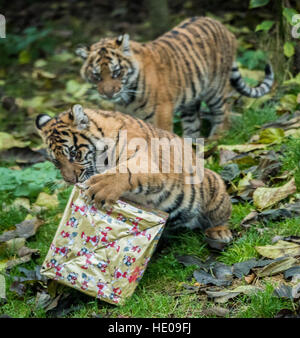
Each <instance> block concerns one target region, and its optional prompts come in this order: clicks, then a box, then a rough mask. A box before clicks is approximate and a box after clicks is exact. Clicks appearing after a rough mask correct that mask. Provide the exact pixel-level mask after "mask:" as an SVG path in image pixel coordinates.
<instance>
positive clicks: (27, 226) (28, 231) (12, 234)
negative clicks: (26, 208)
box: [0, 217, 41, 242]
mask: <svg viewBox="0 0 300 338" xmlns="http://www.w3.org/2000/svg"><path fill="white" fill-rule="evenodd" d="M40 225H41V221H40V220H39V219H37V218H36V217H35V218H33V219H31V220H25V221H23V222H21V223H19V224H16V225H15V227H16V229H15V230H9V231H5V232H4V233H3V234H2V235H1V236H0V242H6V241H8V240H10V239H12V238H16V237H19V238H29V237H31V236H34V235H35V233H36V231H37V229H38V228H39V227H40Z"/></svg>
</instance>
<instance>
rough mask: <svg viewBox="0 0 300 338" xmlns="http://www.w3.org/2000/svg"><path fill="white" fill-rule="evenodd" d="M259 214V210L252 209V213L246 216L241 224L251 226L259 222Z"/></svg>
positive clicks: (246, 226)
mask: <svg viewBox="0 0 300 338" xmlns="http://www.w3.org/2000/svg"><path fill="white" fill-rule="evenodd" d="M257 216H258V212H257V211H254V210H252V211H250V213H249V214H248V215H247V216H245V217H244V218H243V219H242V221H241V223H240V226H242V227H244V228H249V227H250V226H251V225H252V224H254V223H256V222H257V218H258V217H257Z"/></svg>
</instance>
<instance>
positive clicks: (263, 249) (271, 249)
mask: <svg viewBox="0 0 300 338" xmlns="http://www.w3.org/2000/svg"><path fill="white" fill-rule="evenodd" d="M255 249H256V251H257V252H258V253H259V254H261V255H262V256H264V257H268V258H273V259H276V258H279V257H282V256H298V255H300V245H298V244H296V243H291V242H287V241H282V240H279V241H278V242H277V243H276V244H274V245H264V246H256V247H255Z"/></svg>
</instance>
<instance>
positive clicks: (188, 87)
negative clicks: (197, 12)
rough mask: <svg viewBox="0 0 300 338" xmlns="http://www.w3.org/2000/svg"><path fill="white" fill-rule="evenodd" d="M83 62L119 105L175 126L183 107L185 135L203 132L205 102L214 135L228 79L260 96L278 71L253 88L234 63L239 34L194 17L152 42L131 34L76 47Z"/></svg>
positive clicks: (222, 112)
mask: <svg viewBox="0 0 300 338" xmlns="http://www.w3.org/2000/svg"><path fill="white" fill-rule="evenodd" d="M76 54H77V55H79V56H81V57H82V58H83V59H84V60H85V62H84V64H83V66H82V68H81V71H80V73H81V76H82V77H83V79H85V80H86V81H88V82H91V83H93V84H94V85H95V86H96V87H97V88H98V92H99V94H100V96H102V97H103V98H105V99H108V100H111V101H112V102H114V103H115V106H116V110H118V111H121V112H123V113H127V114H131V115H133V116H135V117H138V118H140V119H142V120H144V121H146V122H150V123H154V125H155V126H156V127H159V128H162V129H165V130H169V131H172V128H173V123H172V120H173V113H174V112H180V113H181V120H182V127H183V136H184V137H192V138H193V139H195V138H197V137H200V127H201V120H200V118H201V116H200V115H201V112H200V108H201V103H202V102H205V103H206V105H207V106H208V108H209V111H210V113H209V114H206V118H208V119H210V122H211V130H210V135H209V136H210V137H213V136H214V135H215V136H214V137H216V134H218V131H221V130H222V129H223V125H224V122H225V110H226V108H225V103H226V95H227V91H228V90H229V88H230V85H229V83H230V84H231V86H232V87H234V88H235V89H236V90H237V91H238V92H239V93H241V94H242V95H245V96H248V97H253V98H258V97H260V96H263V95H265V94H266V93H268V92H269V91H270V89H271V87H272V84H273V79H274V74H273V72H272V68H271V66H270V65H266V67H265V79H264V80H263V82H262V83H261V84H260V85H258V86H257V87H255V88H250V87H249V86H248V85H247V84H246V83H245V82H244V80H243V79H242V77H241V74H240V72H239V70H238V67H237V65H236V63H235V54H236V38H235V37H234V35H233V34H232V33H231V32H230V31H229V30H228V29H227V28H226V27H225V26H224V25H223V24H221V23H220V22H218V21H216V20H213V19H211V18H208V17H193V18H191V19H187V20H185V21H183V22H182V23H181V24H180V25H178V26H177V27H175V28H174V29H172V30H171V31H169V32H168V33H166V34H164V35H162V36H161V37H159V38H157V39H156V40H154V41H151V42H148V43H138V42H136V41H130V40H129V36H128V35H127V34H125V35H122V36H119V37H118V38H104V39H101V40H100V41H99V42H97V43H95V44H93V45H91V46H90V47H81V48H78V49H77V50H76Z"/></svg>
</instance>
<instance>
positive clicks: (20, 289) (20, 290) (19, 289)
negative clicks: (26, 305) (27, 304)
mask: <svg viewBox="0 0 300 338" xmlns="http://www.w3.org/2000/svg"><path fill="white" fill-rule="evenodd" d="M9 290H10V291H12V292H15V293H16V294H17V295H18V296H20V297H22V296H24V294H25V292H26V286H25V285H24V284H23V283H20V282H17V281H15V282H12V283H11V285H10V288H9Z"/></svg>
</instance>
